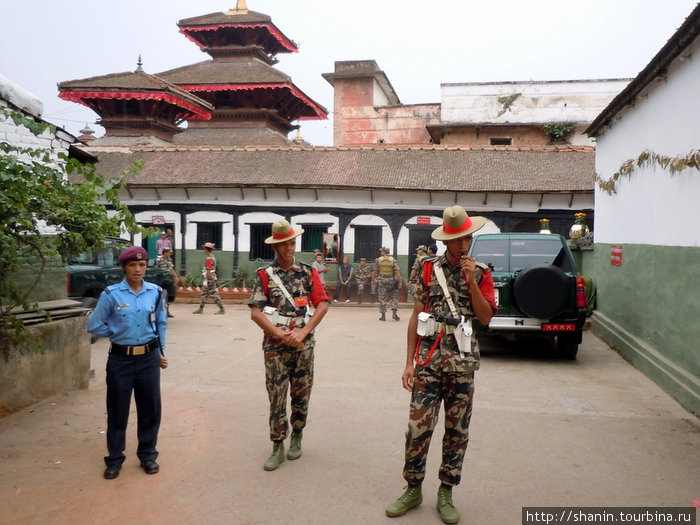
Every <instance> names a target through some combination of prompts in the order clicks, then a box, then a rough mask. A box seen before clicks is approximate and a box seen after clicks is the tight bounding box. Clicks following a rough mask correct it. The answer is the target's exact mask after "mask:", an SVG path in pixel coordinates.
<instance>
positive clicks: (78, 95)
mask: <svg viewBox="0 0 700 525" xmlns="http://www.w3.org/2000/svg"><path fill="white" fill-rule="evenodd" d="M58 96H59V97H60V98H62V99H63V100H68V101H70V102H78V103H79V104H83V105H84V106H87V104H86V103H85V101H84V99H86V98H107V99H109V98H117V99H125V100H130V99H137V100H162V101H164V102H167V103H169V104H172V105H174V106H178V107H180V108H183V109H186V110H187V111H190V112H192V114H193V115H192V116H191V117H190V119H192V120H209V119H211V113H210V112H209V111H207V110H205V109H202V108H200V107H198V106H196V105H194V104H192V103H191V102H187V101H186V100H183V99H181V98H178V97H175V96H173V95H171V94H169V93H148V92H139V91H61V92H60V93H59V94H58Z"/></svg>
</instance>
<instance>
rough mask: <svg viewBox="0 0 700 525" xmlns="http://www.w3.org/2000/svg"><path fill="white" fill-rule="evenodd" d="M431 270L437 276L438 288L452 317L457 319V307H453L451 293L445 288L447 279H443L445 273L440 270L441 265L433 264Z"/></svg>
mask: <svg viewBox="0 0 700 525" xmlns="http://www.w3.org/2000/svg"><path fill="white" fill-rule="evenodd" d="M433 270H434V271H435V277H437V280H438V283H440V288H442V293H443V294H444V295H445V299H447V305H448V306H449V307H450V312H451V313H452V317H454V318H455V319H459V314H458V313H457V308H455V303H454V302H453V301H452V294H451V293H450V291H449V290H448V289H447V280H446V279H445V273H444V272H443V271H442V266H440V265H437V264H435V265H433Z"/></svg>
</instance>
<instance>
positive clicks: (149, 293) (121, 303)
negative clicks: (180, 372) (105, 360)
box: [88, 279, 168, 349]
mask: <svg viewBox="0 0 700 525" xmlns="http://www.w3.org/2000/svg"><path fill="white" fill-rule="evenodd" d="M167 326H168V313H167V310H166V308H165V300H164V299H163V295H162V294H161V288H160V286H158V285H156V284H153V283H149V282H147V281H143V285H142V286H141V291H140V292H139V293H138V294H137V293H135V292H134V291H133V290H132V289H131V287H130V286H129V283H127V282H126V279H124V280H123V281H122V282H120V283H117V284H113V285H111V286H108V287H107V289H106V290H105V291H104V292H103V293H102V295H100V299H99V300H98V301H97V306H96V307H95V311H94V312H92V315H90V318H89V319H88V332H90V333H91V334H93V335H97V336H100V337H108V338H109V340H110V341H111V342H113V343H116V344H118V345H124V346H140V345H144V344H146V343H149V342H151V341H152V340H153V339H155V338H156V336H157V337H159V338H160V345H161V348H163V349H165V332H166V328H167ZM156 328H157V330H158V331H157V333H156Z"/></svg>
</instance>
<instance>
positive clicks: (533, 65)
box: [0, 0, 697, 145]
mask: <svg viewBox="0 0 700 525" xmlns="http://www.w3.org/2000/svg"><path fill="white" fill-rule="evenodd" d="M247 3H248V9H250V10H252V11H257V12H260V13H264V14H267V15H270V16H271V17H272V21H273V23H274V24H275V25H276V26H277V27H278V28H279V29H280V30H281V31H282V32H283V33H284V34H285V35H286V36H287V37H288V38H291V39H292V40H294V41H295V42H296V43H297V44H298V45H299V53H294V54H281V55H278V59H279V63H278V64H277V65H276V67H277V68H278V69H279V70H281V71H283V72H285V73H286V74H288V75H290V76H291V77H292V80H293V82H294V83H295V84H296V86H297V87H298V88H299V89H301V90H302V91H303V92H304V93H306V94H307V95H308V96H310V97H311V98H312V99H314V100H315V101H316V102H318V103H319V104H321V105H322V106H324V107H325V108H326V109H327V110H328V111H329V116H330V117H331V118H332V111H333V89H332V87H331V85H330V84H329V83H328V82H326V81H325V80H324V79H323V78H322V77H321V74H322V73H330V72H333V70H334V62H335V61H337V60H367V59H374V60H376V61H377V63H378V64H379V67H380V68H381V69H382V70H383V71H384V72H385V73H386V75H387V77H388V78H389V81H390V82H391V83H392V85H393V87H394V89H395V90H396V92H397V94H398V96H399V98H400V100H401V102H403V103H405V104H417V103H436V102H439V101H440V84H442V83H454V82H492V81H522V80H579V79H605V78H607V79H610V78H632V77H635V76H636V75H637V73H639V71H641V69H643V68H644V67H645V66H646V65H647V64H648V63H649V61H650V60H651V59H652V58H653V57H654V55H656V53H657V52H658V51H659V49H660V48H661V47H662V46H663V45H664V44H665V43H666V41H667V40H668V39H669V38H670V37H671V35H672V34H673V33H674V32H675V31H676V29H677V28H678V27H679V26H680V25H681V24H682V23H683V21H684V20H685V18H686V17H687V16H688V15H689V14H690V12H691V11H692V10H693V8H694V7H695V5H696V3H697V0H575V1H574V0H434V1H428V0H357V1H353V2H349V1H346V0H335V1H334V0H248V2H247ZM235 5H236V0H138V1H137V0H119V1H118V2H107V1H104V0H89V1H88V0H65V1H58V0H12V1H11V2H6V3H5V4H4V5H3V8H2V20H1V21H0V74H2V75H4V76H5V77H7V78H9V79H10V80H12V81H14V82H16V83H18V84H20V85H21V86H23V87H24V88H25V89H27V90H28V91H30V92H32V93H33V94H34V95H36V96H38V97H39V98H40V99H41V100H42V101H43V103H44V118H45V119H46V120H48V121H49V122H52V123H54V124H57V125H59V126H62V127H64V128H65V129H67V130H68V131H69V132H71V133H73V134H75V135H79V134H80V133H79V130H80V129H82V128H83V127H84V126H85V124H86V123H88V124H90V126H91V127H92V129H93V130H95V131H96V132H97V135H98V136H99V135H101V134H102V128H101V127H99V126H97V125H95V124H94V122H95V120H96V119H97V118H98V117H97V115H96V114H95V113H93V112H92V111H90V110H89V109H87V108H85V107H84V106H82V105H79V104H76V103H71V102H63V101H62V100H60V99H59V98H58V96H57V93H58V91H57V88H56V84H57V83H58V82H62V81H65V80H74V79H81V78H87V77H91V76H96V75H104V74H109V73H117V72H123V71H133V70H134V69H136V62H137V59H138V56H139V54H141V56H142V58H143V68H144V70H145V71H146V72H147V73H152V74H157V73H159V72H161V71H165V70H167V69H171V68H174V67H179V66H183V65H187V64H193V63H196V62H199V61H202V60H205V59H208V58H209V55H206V54H204V53H202V52H201V51H199V48H198V47H197V46H196V45H195V44H194V43H192V42H191V41H189V40H188V39H187V38H185V37H184V36H183V35H181V34H180V33H179V30H178V27H177V21H178V20H181V19H183V18H190V17H194V16H199V15H203V14H207V13H212V12H219V11H227V10H228V9H232V8H234V7H235ZM301 125H302V128H301V130H302V135H303V137H304V138H305V139H306V140H307V141H309V142H311V143H312V144H314V145H332V142H333V132H332V121H331V120H328V121H303V122H302V123H301Z"/></svg>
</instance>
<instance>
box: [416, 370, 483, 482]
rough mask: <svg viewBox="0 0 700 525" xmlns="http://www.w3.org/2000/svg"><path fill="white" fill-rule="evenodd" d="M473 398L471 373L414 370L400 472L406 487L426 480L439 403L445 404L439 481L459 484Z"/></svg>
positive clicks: (472, 376) (472, 374)
mask: <svg viewBox="0 0 700 525" xmlns="http://www.w3.org/2000/svg"><path fill="white" fill-rule="evenodd" d="M473 399H474V372H443V371H441V370H432V369H427V368H417V369H416V378H415V382H414V384H413V394H412V395H411V408H410V413H409V419H408V430H407V431H406V455H405V463H404V471H403V476H404V479H405V480H406V481H407V482H408V484H409V485H418V484H420V483H422V482H423V479H424V478H425V464H426V461H427V458H428V449H429V448H430V438H431V437H432V435H433V431H434V430H435V425H436V424H437V421H438V414H439V413H440V403H441V401H444V404H445V434H444V436H443V438H442V463H441V464H440V471H439V474H438V478H439V479H440V481H442V482H443V483H445V484H446V485H458V484H459V482H460V480H461V473H462V463H463V462H464V454H465V452H466V451H467V444H468V443H469V421H470V419H471V416H472V401H473Z"/></svg>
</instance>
